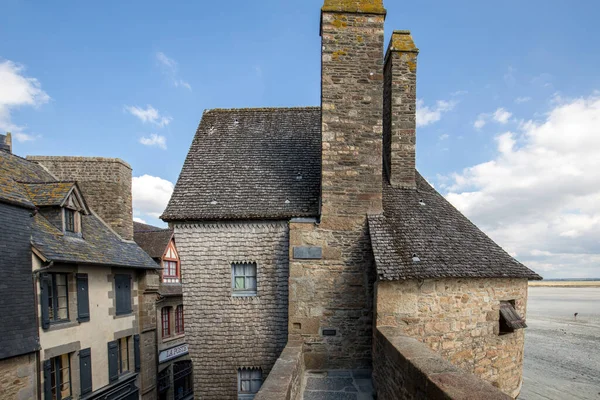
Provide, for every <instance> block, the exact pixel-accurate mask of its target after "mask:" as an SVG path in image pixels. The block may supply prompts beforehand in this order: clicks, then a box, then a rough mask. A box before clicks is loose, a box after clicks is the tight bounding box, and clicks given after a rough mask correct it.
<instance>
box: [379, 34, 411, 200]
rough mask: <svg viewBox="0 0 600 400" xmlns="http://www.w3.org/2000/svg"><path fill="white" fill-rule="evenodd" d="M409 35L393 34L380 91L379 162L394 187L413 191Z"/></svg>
mask: <svg viewBox="0 0 600 400" xmlns="http://www.w3.org/2000/svg"><path fill="white" fill-rule="evenodd" d="M418 54H419V50H418V49H417V48H416V46H415V44H414V42H413V40H412V37H411V36H410V32H408V31H394V33H393V34H392V39H391V41H390V45H389V47H388V51H387V54H386V59H385V69H384V77H385V79H384V86H383V87H384V89H383V126H384V129H383V132H384V133H383V142H384V144H383V148H384V151H383V159H384V160H383V161H384V168H385V171H386V172H387V175H388V178H389V180H390V183H391V185H392V186H394V187H402V188H411V189H414V188H416V182H415V168H416V163H415V158H416V157H415V156H416V153H415V146H416V132H417V131H416V129H417V124H416V123H417V118H416V116H417V114H416V112H417V110H416V106H417V55H418Z"/></svg>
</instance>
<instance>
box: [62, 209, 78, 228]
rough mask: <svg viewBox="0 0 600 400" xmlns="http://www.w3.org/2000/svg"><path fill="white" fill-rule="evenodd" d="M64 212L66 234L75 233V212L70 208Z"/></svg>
mask: <svg viewBox="0 0 600 400" xmlns="http://www.w3.org/2000/svg"><path fill="white" fill-rule="evenodd" d="M63 210H64V212H65V230H66V231H67V232H77V230H76V226H75V211H74V210H71V209H70V208H64V209H63Z"/></svg>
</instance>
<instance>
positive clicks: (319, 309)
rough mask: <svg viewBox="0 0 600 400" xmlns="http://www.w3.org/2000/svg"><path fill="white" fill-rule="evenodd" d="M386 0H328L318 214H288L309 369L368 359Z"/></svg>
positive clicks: (294, 332)
mask: <svg viewBox="0 0 600 400" xmlns="http://www.w3.org/2000/svg"><path fill="white" fill-rule="evenodd" d="M385 13H386V11H385V9H384V8H383V3H382V0H359V1H357V0H355V1H348V0H325V4H324V6H323V8H322V10H321V38H322V60H321V63H322V64H321V65H322V77H321V103H322V178H321V202H322V203H321V217H320V221H314V222H310V221H306V220H292V221H291V223H290V244H291V250H290V314H289V338H290V340H301V341H303V343H304V352H305V362H306V367H307V368H368V367H370V366H371V341H372V339H371V338H372V320H373V315H372V299H373V281H374V279H375V278H374V261H373V258H372V251H371V248H370V241H369V237H368V231H367V221H366V217H367V214H368V213H379V212H381V211H382V168H381V165H382V131H383V116H382V114H383V112H382V109H383V105H382V103H383V24H384V20H385Z"/></svg>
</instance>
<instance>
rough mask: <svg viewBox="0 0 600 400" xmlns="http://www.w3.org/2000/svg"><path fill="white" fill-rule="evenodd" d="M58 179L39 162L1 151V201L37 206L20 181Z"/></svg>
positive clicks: (28, 206) (23, 205)
mask: <svg viewBox="0 0 600 400" xmlns="http://www.w3.org/2000/svg"><path fill="white" fill-rule="evenodd" d="M52 181H56V179H55V178H54V177H53V176H52V175H50V173H49V172H47V171H46V170H45V169H44V168H43V167H41V166H40V165H39V164H36V163H32V162H31V161H27V160H26V159H24V158H21V157H18V156H15V155H13V154H11V153H8V152H5V151H0V201H2V202H5V203H9V204H15V205H19V206H22V207H27V208H35V205H34V204H33V202H32V201H31V199H30V198H29V193H28V192H27V190H26V188H25V187H24V186H23V185H22V184H21V183H20V182H52Z"/></svg>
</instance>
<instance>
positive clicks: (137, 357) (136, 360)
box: [133, 335, 141, 372]
mask: <svg viewBox="0 0 600 400" xmlns="http://www.w3.org/2000/svg"><path fill="white" fill-rule="evenodd" d="M133 357H134V363H135V372H139V371H140V362H141V359H140V335H134V336H133Z"/></svg>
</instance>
